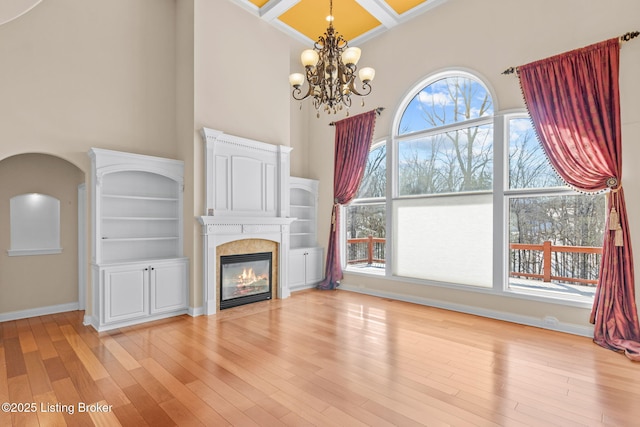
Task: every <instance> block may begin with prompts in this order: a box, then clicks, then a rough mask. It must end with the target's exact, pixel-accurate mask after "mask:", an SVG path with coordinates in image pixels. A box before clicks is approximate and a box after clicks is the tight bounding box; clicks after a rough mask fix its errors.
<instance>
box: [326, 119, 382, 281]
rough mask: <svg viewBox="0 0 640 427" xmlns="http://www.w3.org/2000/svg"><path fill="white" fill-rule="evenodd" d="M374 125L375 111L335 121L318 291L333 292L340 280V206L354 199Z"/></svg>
mask: <svg viewBox="0 0 640 427" xmlns="http://www.w3.org/2000/svg"><path fill="white" fill-rule="evenodd" d="M375 123H376V111H375V110H371V111H369V112H368V113H363V114H358V115H357V116H353V117H349V118H346V119H343V120H340V121H339V122H336V124H335V126H336V140H335V155H334V174H333V210H332V213H331V230H330V232H329V245H328V248H327V263H326V266H325V278H324V280H323V281H322V282H321V283H319V284H318V288H319V289H335V288H337V287H338V286H339V285H340V280H342V266H341V265H340V205H344V204H347V203H349V202H350V201H351V200H353V198H354V197H355V196H356V193H357V192H358V187H360V181H362V176H363V175H364V170H365V167H366V166H367V158H368V156H369V149H370V147H371V141H372V139H373V129H374V127H375Z"/></svg>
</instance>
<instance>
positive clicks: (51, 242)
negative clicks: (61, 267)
mask: <svg viewBox="0 0 640 427" xmlns="http://www.w3.org/2000/svg"><path fill="white" fill-rule="evenodd" d="M9 214H10V222H11V249H9V251H8V253H9V256H20V255H44V254H56V253H60V252H62V249H61V248H60V200H58V199H56V198H55V197H51V196H47V195H45V194H38V193H31V194H20V195H18V196H15V197H12V198H11V199H10V200H9Z"/></svg>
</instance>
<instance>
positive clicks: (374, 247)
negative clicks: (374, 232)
mask: <svg viewBox="0 0 640 427" xmlns="http://www.w3.org/2000/svg"><path fill="white" fill-rule="evenodd" d="M385 241H386V239H385V238H383V237H373V236H369V237H360V238H357V239H347V264H367V265H373V264H384V263H385V253H384V244H385Z"/></svg>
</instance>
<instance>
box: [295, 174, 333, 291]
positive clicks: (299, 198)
mask: <svg viewBox="0 0 640 427" xmlns="http://www.w3.org/2000/svg"><path fill="white" fill-rule="evenodd" d="M289 203H290V205H289V215H290V216H291V217H292V218H296V220H295V221H294V222H293V223H291V232H290V251H289V289H290V290H291V291H296V290H300V289H305V288H311V287H313V286H315V285H316V284H317V283H318V282H320V281H322V279H323V275H324V270H323V268H322V266H323V261H324V251H323V250H322V248H321V247H319V246H318V221H317V216H318V181H316V180H313V179H306V178H297V177H290V179H289Z"/></svg>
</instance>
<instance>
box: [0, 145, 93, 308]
mask: <svg viewBox="0 0 640 427" xmlns="http://www.w3.org/2000/svg"><path fill="white" fill-rule="evenodd" d="M84 182H85V174H84V172H83V171H82V170H81V169H79V168H78V167H77V166H75V165H74V164H72V163H70V162H68V161H66V160H64V159H61V158H59V157H56V156H52V155H48V154H38V153H26V154H18V155H15V156H11V157H7V158H5V159H2V160H0V296H1V297H0V321H4V320H12V319H19V318H26V317H32V316H38V315H42V314H48V313H55V312H63V311H71V310H77V309H79V308H84V295H83V294H84V292H82V291H83V290H84V289H82V290H81V289H80V288H81V287H82V285H83V284H85V286H86V274H84V273H83V271H85V270H86V268H85V266H84V265H83V264H85V263H86V262H84V261H81V260H86V256H85V252H86V246H85V245H84V244H83V240H84V238H85V237H86V236H83V232H82V231H81V230H82V229H83V228H84V219H85V216H86V215H85V214H84V212H85V207H84V196H83V188H84ZM43 200H44V201H47V202H48V203H46V204H45V206H44V208H43V206H42V204H41V203H38V202H39V201H43ZM79 207H80V210H81V213H79ZM42 215H45V218H43V217H42ZM55 215H57V216H58V218H51V217H50V216H55ZM44 222H46V225H43V223H44ZM30 224H31V225H30ZM79 225H81V227H79ZM56 227H57V228H58V229H57V230H52V229H55V228H56ZM79 230H80V231H79ZM41 246H42V247H41ZM54 246H55V248H53V247H54ZM81 299H82V301H81Z"/></svg>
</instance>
